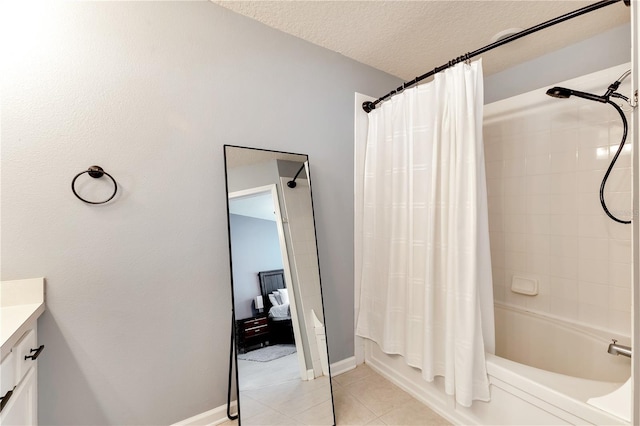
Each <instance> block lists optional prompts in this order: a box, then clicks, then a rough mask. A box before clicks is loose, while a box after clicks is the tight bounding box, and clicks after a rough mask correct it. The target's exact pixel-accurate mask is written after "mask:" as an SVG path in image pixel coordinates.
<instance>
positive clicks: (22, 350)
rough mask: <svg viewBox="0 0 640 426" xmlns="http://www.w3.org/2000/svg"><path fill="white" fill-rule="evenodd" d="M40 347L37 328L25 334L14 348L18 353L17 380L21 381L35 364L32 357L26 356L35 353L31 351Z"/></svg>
mask: <svg viewBox="0 0 640 426" xmlns="http://www.w3.org/2000/svg"><path fill="white" fill-rule="evenodd" d="M37 348H38V338H37V334H36V331H35V330H29V331H28V332H27V333H25V335H24V336H23V337H22V339H20V341H19V342H18V344H17V345H16V346H15V348H14V352H15V354H16V382H17V383H19V382H20V380H22V378H23V377H24V375H25V374H27V371H29V369H30V368H31V366H32V365H33V360H32V359H31V358H26V359H25V357H27V356H31V355H33V352H31V350H32V349H37Z"/></svg>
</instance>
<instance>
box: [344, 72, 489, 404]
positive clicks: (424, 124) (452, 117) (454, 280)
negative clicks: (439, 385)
mask: <svg viewBox="0 0 640 426" xmlns="http://www.w3.org/2000/svg"><path fill="white" fill-rule="evenodd" d="M482 105H483V85H482V63H481V61H476V62H473V63H471V64H465V63H460V64H457V65H455V66H453V67H451V68H448V69H447V70H445V71H444V72H440V73H438V74H436V75H435V78H434V81H433V82H430V83H428V84H424V85H421V86H418V87H414V88H412V89H408V90H405V91H404V92H403V93H402V94H399V95H396V96H394V97H393V98H391V100H389V101H387V102H385V103H383V104H382V106H381V107H378V108H377V109H375V110H373V111H372V112H370V113H369V130H368V136H367V146H366V159H365V172H364V173H365V176H364V194H363V198H364V205H363V231H362V238H363V245H362V247H363V252H362V256H363V259H362V265H363V266H362V268H363V270H362V282H361V294H360V313H359V315H358V320H357V327H356V333H357V334H358V335H359V336H362V337H365V338H368V339H371V340H374V341H375V342H377V343H378V345H379V346H380V348H381V349H382V350H383V351H384V352H386V353H389V354H400V355H402V356H403V357H404V359H405V361H406V362H407V363H408V364H409V365H410V366H412V367H416V368H419V369H421V370H422V377H423V378H424V379H426V380H428V381H432V380H433V379H434V377H435V376H444V384H445V391H446V392H447V394H450V395H455V398H456V401H457V402H458V403H459V404H461V405H463V406H466V407H468V406H470V405H471V403H472V401H473V400H482V401H488V400H489V399H490V395H489V381H488V377H487V372H486V365H485V351H487V352H491V353H493V352H494V346H495V343H494V342H495V338H494V323H493V285H492V277H491V259H490V252H489V225H488V217H487V194H486V182H485V170H484V154H483V144H482Z"/></svg>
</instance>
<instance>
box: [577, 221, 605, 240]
mask: <svg viewBox="0 0 640 426" xmlns="http://www.w3.org/2000/svg"><path fill="white" fill-rule="evenodd" d="M609 220H610V219H609V218H607V217H606V216H604V215H579V216H578V235H579V236H581V237H593V238H608V237H609V227H608V225H609V224H608V222H607V221H609Z"/></svg>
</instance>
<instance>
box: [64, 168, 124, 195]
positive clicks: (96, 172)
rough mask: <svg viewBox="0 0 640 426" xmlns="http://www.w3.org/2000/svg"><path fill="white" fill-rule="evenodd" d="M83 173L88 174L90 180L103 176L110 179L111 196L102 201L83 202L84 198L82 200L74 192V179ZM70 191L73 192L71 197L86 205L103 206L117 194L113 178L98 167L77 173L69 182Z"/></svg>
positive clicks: (116, 185)
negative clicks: (111, 183) (111, 185)
mask: <svg viewBox="0 0 640 426" xmlns="http://www.w3.org/2000/svg"><path fill="white" fill-rule="evenodd" d="M85 173H88V174H89V176H91V177H92V178H96V179H97V178H101V177H102V176H104V175H107V176H109V179H111V181H112V182H113V194H111V197H109V198H107V199H106V200H104V201H89V200H85V199H84V198H82V197H81V196H79V195H78V193H77V192H76V179H78V178H79V177H80V175H83V174H85ZM71 190H72V191H73V195H75V196H76V197H78V199H80V200H82V201H84V202H85V203H88V204H104V203H106V202H109V201H111V200H112V199H113V197H115V196H116V192H118V184H117V183H116V180H115V179H114V178H113V176H111V175H110V174H109V173H107V172H105V171H104V170H103V169H102V167H100V166H91V167H89V168H88V169H87V170H85V171H83V172H80V173H78V174H77V175H76V176H75V177H74V178H73V180H72V181H71Z"/></svg>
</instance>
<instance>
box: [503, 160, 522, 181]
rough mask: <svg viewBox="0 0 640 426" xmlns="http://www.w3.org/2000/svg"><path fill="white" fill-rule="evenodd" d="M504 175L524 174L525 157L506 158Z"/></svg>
mask: <svg viewBox="0 0 640 426" xmlns="http://www.w3.org/2000/svg"><path fill="white" fill-rule="evenodd" d="M502 172H503V176H505V177H512V176H524V174H525V162H524V157H521V158H513V159H508V160H504V169H503V171H502Z"/></svg>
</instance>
